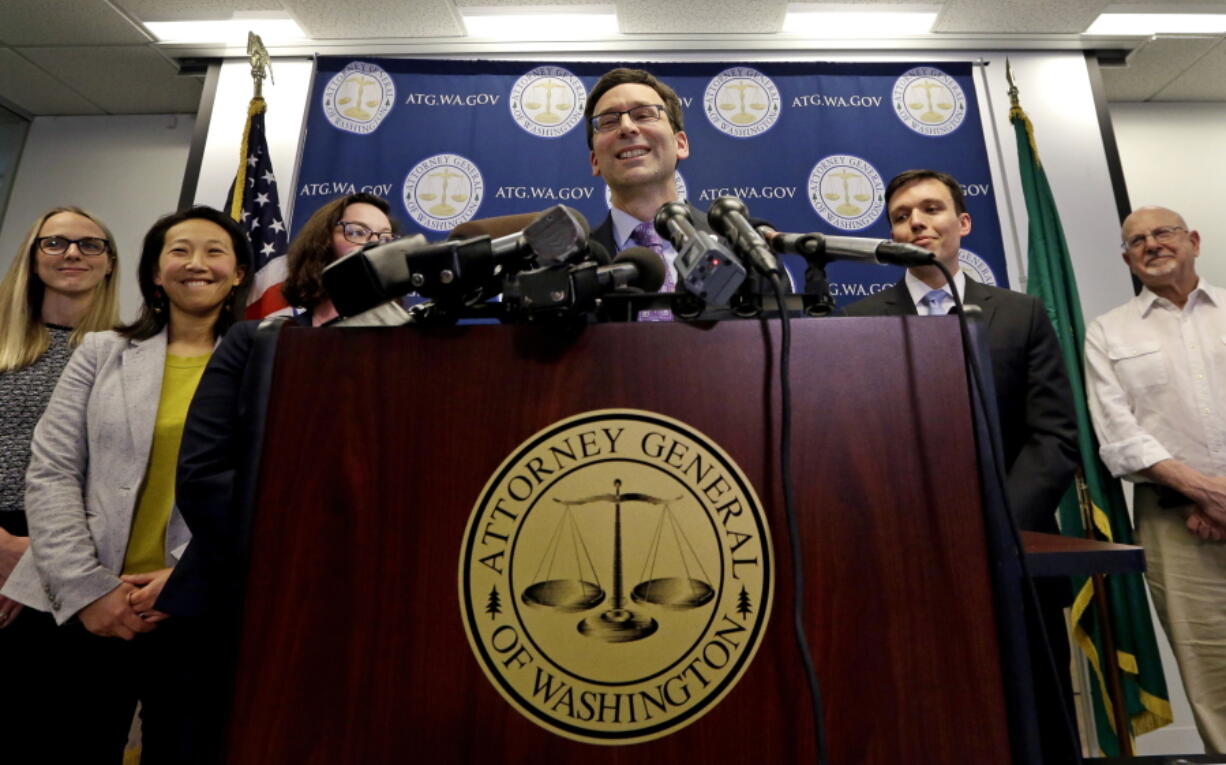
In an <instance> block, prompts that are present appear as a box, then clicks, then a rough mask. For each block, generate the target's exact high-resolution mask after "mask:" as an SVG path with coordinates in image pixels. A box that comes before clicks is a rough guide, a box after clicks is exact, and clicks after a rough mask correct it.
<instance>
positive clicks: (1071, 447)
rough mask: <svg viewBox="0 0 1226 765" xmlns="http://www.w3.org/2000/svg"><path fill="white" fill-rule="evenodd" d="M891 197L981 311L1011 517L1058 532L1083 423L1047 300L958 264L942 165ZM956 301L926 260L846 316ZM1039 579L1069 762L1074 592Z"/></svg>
mask: <svg viewBox="0 0 1226 765" xmlns="http://www.w3.org/2000/svg"><path fill="white" fill-rule="evenodd" d="M885 202H886V211H887V214H888V215H889V220H890V228H891V236H892V238H893V239H894V240H895V241H897V242H909V243H911V244H917V245H919V246H920V247H923V248H925V249H927V250H929V251H930V252H932V253H933V254H935V255H936V256H937V260H938V261H940V263H941V264H942V265H944V266H945V267H946V268H947V269H949V272H950V273H951V274H952V275H953V278H954V286H955V287H956V288H957V290H958V294H959V295H960V296H961V297H962V299H963V302H964V303H966V304H970V305H976V306H978V307H979V308H980V309H981V310H982V312H983V313H982V317H983V321H984V323H985V324H986V325H987V334H988V343H989V347H990V350H991V357H992V377H993V378H994V383H995V386H996V405H997V413H998V416H999V417H1000V428H1001V440H1002V441H1003V443H1004V464H1005V470H1006V473H1007V487H1006V490H1007V495H1008V499H1009V504H1010V506H1011V507H1012V508H1013V516H1014V518H1015V519H1016V520H1017V524H1018V526H1019V527H1020V528H1022V529H1025V530H1028V531H1045V532H1049V533H1057V532H1058V528H1057V525H1056V508H1057V506H1058V505H1059V504H1060V499H1061V497H1062V496H1063V495H1064V492H1065V490H1067V489H1068V486H1069V483H1070V482H1071V481H1072V478H1073V473H1074V472H1075V471H1076V467H1077V458H1078V452H1077V424H1076V420H1075V416H1074V413H1073V404H1072V393H1071V392H1070V389H1069V383H1068V376H1067V374H1066V373H1065V369H1064V363H1063V361H1062V360H1061V358H1060V345H1059V342H1058V341H1057V340H1056V334H1055V331H1054V330H1053V329H1052V325H1051V321H1050V320H1049V319H1048V318H1047V312H1046V310H1045V309H1044V307H1043V302H1042V301H1041V300H1039V299H1038V298H1036V297H1032V296H1029V295H1024V294H1022V293H1020V292H1013V291H1012V290H1007V289H1000V288H998V287H990V286H987V285H984V284H981V283H979V282H976V281H973V280H971V279H968V278H967V277H966V274H965V273H964V272H962V271H961V270H960V269H959V267H958V251H959V249H961V245H962V237H964V236H966V235H967V234H969V233H970V232H971V216H970V214H969V213H967V211H966V203H965V200H964V199H963V196H962V187H961V185H959V183H958V181H957V180H955V179H954V178H953V177H952V176H950V175H948V174H946V173H942V172H938V171H935V170H908V171H906V172H904V173H900V174H899V175H897V176H895V177H894V178H893V179H892V180H891V181H890V183H889V185H888V186H887V187H886V192H885ZM953 305H954V302H953V297H952V296H951V295H950V293H949V285H948V284H946V282H945V277H944V276H943V275H942V274H941V272H940V271H938V270H937V269H936V268H935V267H934V266H920V267H916V268H912V269H909V270H908V271H907V273H906V275H905V276H904V278H903V280H902V281H900V282H899V283H898V284H896V285H894V286H893V287H891V288H890V289H887V290H882V291H881V292H879V293H877V294H876V295H873V296H872V297H869V298H865V299H864V300H861V301H858V302H856V303H853V304H852V305H850V306H848V307H847V309H846V314H847V315H848V316H908V315H909V316H915V315H917V314H918V315H920V316H931V315H940V314H945V313H948V312H949V310H950V308H952V307H953ZM930 393H939V392H938V391H930ZM1037 584H1038V591H1039V600H1040V603H1041V606H1042V610H1043V619H1044V622H1045V623H1046V625H1047V634H1048V636H1049V638H1048V641H1049V642H1050V643H1051V645H1052V648H1053V653H1054V654H1055V659H1056V665H1057V668H1058V670H1057V671H1058V672H1059V674H1060V676H1061V683H1062V684H1063V685H1064V686H1065V687H1064V688H1063V689H1058V688H1057V687H1056V686H1055V685H1054V683H1052V681H1051V678H1050V675H1051V673H1050V672H1049V671H1048V669H1047V659H1046V656H1045V655H1044V652H1043V651H1042V650H1041V646H1038V645H1037V640H1036V637H1035V634H1034V632H1033V631H1032V636H1031V639H1030V641H1029V642H1030V644H1031V665H1032V671H1033V673H1034V676H1035V697H1036V700H1037V702H1038V707H1039V710H1040V714H1039V727H1040V730H1041V732H1042V734H1043V751H1044V762H1048V763H1060V762H1066V761H1069V760H1071V758H1072V754H1071V750H1070V747H1071V746H1073V743H1072V742H1069V741H1067V740H1066V739H1067V736H1065V735H1064V734H1063V731H1065V730H1066V726H1065V721H1064V720H1063V719H1062V716H1061V712H1060V705H1059V704H1057V703H1056V694H1058V693H1062V694H1063V695H1064V697H1065V699H1070V700H1071V695H1070V692H1069V690H1068V682H1069V680H1068V666H1069V648H1068V636H1067V632H1066V630H1065V627H1064V615H1063V609H1064V607H1065V606H1066V605H1068V601H1069V599H1070V592H1069V587H1068V584H1067V583H1066V582H1065V580H1063V579H1059V580H1039V581H1038V582H1037ZM1070 703H1071V701H1070ZM1070 709H1071V707H1070Z"/></svg>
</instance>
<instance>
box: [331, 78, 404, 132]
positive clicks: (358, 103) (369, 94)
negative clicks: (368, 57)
mask: <svg viewBox="0 0 1226 765" xmlns="http://www.w3.org/2000/svg"><path fill="white" fill-rule="evenodd" d="M395 103H396V85H395V84H394V83H393V82H392V78H391V77H390V76H388V74H387V72H385V71H383V70H382V69H380V68H379V67H377V66H375V65H374V64H368V63H366V62H365V61H354V62H351V63H350V64H348V65H347V66H346V67H345V68H344V69H342V70H341V71H339V72H337V73H336V74H335V75H334V76H333V77H332V79H330V80H328V85H327V87H325V88H324V98H323V107H324V116H325V117H327V118H328V122H331V123H332V124H333V125H335V126H336V127H338V128H340V129H341V130H344V131H347V132H350V133H357V134H359V135H366V134H368V133H373V132H374V131H375V128H377V127H379V123H380V122H382V121H383V118H384V117H386V116H387V115H388V112H390V111H391V110H392V105H393V104H395Z"/></svg>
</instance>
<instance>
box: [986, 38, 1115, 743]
mask: <svg viewBox="0 0 1226 765" xmlns="http://www.w3.org/2000/svg"><path fill="white" fill-rule="evenodd" d="M1005 79H1006V80H1007V81H1008V83H1009V106H1010V108H1009V118H1010V120H1013V119H1015V118H1016V119H1020V120H1021V121H1022V122H1023V124H1024V125H1025V127H1026V137H1027V139H1028V140H1029V141H1030V150H1031V152H1032V154H1033V156H1034V157H1035V159H1036V161H1037V159H1038V156H1039V148H1038V146H1037V145H1035V141H1034V132H1033V131H1032V130H1031V127H1030V118H1029V117H1027V116H1026V112H1025V111H1023V110H1022V105H1021V102H1020V100H1019V98H1018V88H1017V83H1016V82H1015V81H1014V79H1013V65H1012V64H1011V63H1010V62H1009V60H1008V59H1007V58H1006V59H1005ZM1072 371H1073V370H1070V372H1072ZM1074 483H1075V486H1076V489H1077V504H1078V507H1079V509H1080V512H1081V528H1082V533H1083V535H1084V536H1085V538H1086V539H1094V526H1095V524H1094V518H1093V513H1094V508H1093V499H1092V498H1091V497H1090V489H1089V486H1088V485H1087V484H1086V479H1085V472H1084V468H1083V467H1081V466H1078V468H1077V474H1076V477H1075V479H1074ZM1090 582H1091V586H1092V591H1093V593H1094V601H1095V604H1094V605H1095V612H1096V613H1097V615H1098V628H1099V636H1100V637H1101V639H1102V643H1103V645H1102V653H1103V654H1104V656H1103V659H1104V664H1105V667H1104V672H1103V674H1105V675H1106V685H1107V688H1106V691H1107V697H1108V700H1109V702H1110V704H1111V718H1112V720H1113V721H1114V723H1115V737H1116V741H1117V742H1118V744H1119V747H1120V755H1121V756H1124V757H1132V756H1133V746H1132V723H1131V721H1130V720H1129V716H1128V706H1127V702H1126V700H1125V698H1124V686H1123V683H1121V681H1120V664H1119V655H1118V652H1117V647H1116V636H1115V621H1114V618H1113V616H1112V614H1111V604H1110V603H1109V602H1107V601H1108V594H1107V585H1106V580H1105V578H1104V577H1103V575H1102V574H1093V575H1091V577H1090ZM1100 748H1101V743H1100Z"/></svg>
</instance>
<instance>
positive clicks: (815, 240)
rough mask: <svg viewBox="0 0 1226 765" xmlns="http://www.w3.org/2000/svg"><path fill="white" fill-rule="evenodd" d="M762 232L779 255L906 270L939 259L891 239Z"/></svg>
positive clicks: (767, 230)
mask: <svg viewBox="0 0 1226 765" xmlns="http://www.w3.org/2000/svg"><path fill="white" fill-rule="evenodd" d="M758 230H759V232H760V233H762V234H764V235H766V237H767V238H768V239H769V240H770V246H771V249H773V250H774V251H775V252H779V253H793V254H796V255H802V256H804V257H805V258H806V259H818V260H824V261H831V260H850V261H856V262H860V263H874V264H877V265H892V266H903V267H904V268H911V267H914V266H926V265H929V264H931V263H932V262H933V261H935V260H936V256H935V255H933V254H932V253H931V252H929V251H928V250H925V249H924V248H923V247H920V246H918V245H914V244H908V243H906V242H895V241H893V240H891V239H871V238H868V237H860V236H826V235H824V234H817V233H812V234H782V233H779V232H777V231H774V230H773V229H770V228H769V227H766V226H759V227H758Z"/></svg>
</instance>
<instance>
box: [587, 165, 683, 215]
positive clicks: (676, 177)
mask: <svg viewBox="0 0 1226 765" xmlns="http://www.w3.org/2000/svg"><path fill="white" fill-rule="evenodd" d="M673 184H674V185H675V186H676V187H677V200H678V201H681V202H684V201H685V200H687V199H689V190H688V189H687V188H686V187H685V178H683V177H682V176H681V171H680V170H674V171H673ZM604 203H605V205H606V206H608V207H612V206H613V190H612V189H610V188H609V187H608V185H606V186H605V187H604Z"/></svg>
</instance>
